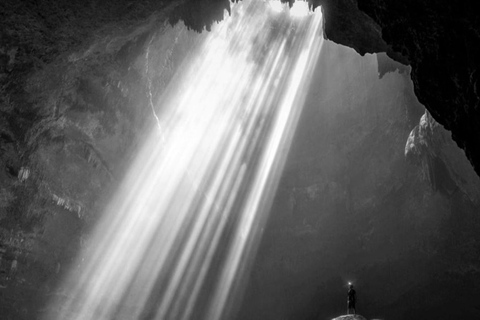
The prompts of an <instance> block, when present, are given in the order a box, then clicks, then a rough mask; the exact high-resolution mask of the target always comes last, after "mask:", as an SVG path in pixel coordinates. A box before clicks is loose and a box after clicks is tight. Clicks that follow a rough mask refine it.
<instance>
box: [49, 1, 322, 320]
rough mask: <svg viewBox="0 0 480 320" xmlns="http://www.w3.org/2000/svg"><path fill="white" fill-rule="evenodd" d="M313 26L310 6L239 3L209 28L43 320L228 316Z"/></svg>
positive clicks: (316, 30) (290, 120)
mask: <svg viewBox="0 0 480 320" xmlns="http://www.w3.org/2000/svg"><path fill="white" fill-rule="evenodd" d="M320 26H321V15H320V14H319V13H317V14H315V15H310V16H308V17H305V18H304V19H289V18H288V14H280V15H278V14H277V15H275V16H273V15H272V13H271V10H268V4H266V3H263V2H260V1H243V2H241V3H240V4H238V5H236V6H235V7H234V8H233V11H232V17H230V18H227V19H226V21H225V22H224V23H221V24H219V25H217V26H216V27H215V28H213V30H212V32H211V33H210V34H209V35H208V36H207V37H206V40H205V43H204V44H203V46H202V48H201V50H200V51H199V54H198V57H197V58H195V59H193V61H192V62H191V65H190V66H189V68H187V71H185V72H183V74H179V75H177V77H176V79H175V81H172V83H171V84H170V85H169V87H168V88H167V94H165V95H164V96H163V97H161V98H160V99H159V101H158V102H157V103H156V105H157V110H158V113H156V114H158V121H159V125H158V127H157V128H155V129H153V133H152V134H151V136H150V137H149V139H148V141H146V142H145V144H144V146H143V148H142V150H141V151H140V153H139V154H138V156H137V158H136V160H135V161H134V163H133V164H132V165H131V168H130V169H129V172H128V174H127V176H126V178H125V180H124V181H123V182H122V185H121V188H120V189H119V191H118V193H117V195H116V196H115V197H114V199H113V200H112V202H111V204H110V206H109V208H108V210H107V212H106V213H105V216H104V218H103V220H102V221H101V222H100V223H99V225H98V226H97V228H96V230H95V232H94V234H93V236H92V240H91V243H92V244H94V246H92V248H90V249H89V250H87V251H86V252H84V253H83V254H82V256H81V257H80V258H79V259H80V260H81V261H84V262H83V263H82V264H81V268H80V270H78V272H72V274H71V275H70V277H69V278H68V279H67V281H66V283H65V284H64V285H63V286H64V288H65V289H64V290H65V297H64V299H59V300H57V301H54V302H53V304H52V310H53V311H52V312H51V314H49V315H48V316H47V317H46V319H49V320H50V319H62V320H65V319H69V320H86V319H95V320H106V319H112V320H113V319H116V320H119V319H125V320H126V319H129V320H132V319H133V320H135V319H175V320H176V319H209V320H217V319H226V318H228V317H227V315H228V313H229V312H230V311H231V307H232V306H233V305H234V304H235V302H236V301H238V299H239V295H240V294H241V292H242V286H241V284H242V282H243V281H242V280H243V279H244V277H245V275H246V272H247V270H248V266H249V263H250V262H251V260H252V258H253V257H254V253H255V249H256V246H257V244H258V240H259V238H260V235H261V230H262V228H263V226H264V225H265V221H266V219H267V213H268V211H269V208H270V205H271V201H272V198H273V195H274V193H275V191H276V187H277V184H278V180H279V178H280V174H281V171H282V168H283V164H284V161H285V157H286V155H287V153H288V149H289V145H290V142H291V139H292V135H293V133H294V130H295V126H296V123H297V120H298V118H299V115H300V112H301V109H302V106H303V102H304V99H305V93H306V91H307V88H308V84H309V83H310V78H311V74H312V72H313V70H314V66H315V62H316V61H317V58H318V55H319V53H320V49H321V45H322V43H323V38H322V37H321V35H320ZM158 128H160V130H162V131H161V132H160V134H159V129H158ZM160 136H161V137H160Z"/></svg>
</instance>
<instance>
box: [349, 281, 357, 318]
mask: <svg viewBox="0 0 480 320" xmlns="http://www.w3.org/2000/svg"><path fill="white" fill-rule="evenodd" d="M348 287H349V290H348V293H347V314H350V310H353V314H356V311H355V303H356V302H357V293H356V292H355V289H353V284H351V283H348Z"/></svg>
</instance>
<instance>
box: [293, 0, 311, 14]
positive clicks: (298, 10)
mask: <svg viewBox="0 0 480 320" xmlns="http://www.w3.org/2000/svg"><path fill="white" fill-rule="evenodd" d="M309 13H310V10H309V9H308V3H307V2H306V1H300V0H296V1H295V3H294V4H293V6H292V7H291V8H290V15H292V16H294V17H304V16H306V15H308V14H309Z"/></svg>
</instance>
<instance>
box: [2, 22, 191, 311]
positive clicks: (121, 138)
mask: <svg viewBox="0 0 480 320" xmlns="http://www.w3.org/2000/svg"><path fill="white" fill-rule="evenodd" d="M198 40H199V36H198V34H196V33H195V32H194V31H188V30H187V28H186V27H185V26H184V25H183V24H182V23H178V24H177V25H176V26H175V27H174V28H172V27H170V26H169V25H166V24H165V23H164V21H162V20H159V21H156V20H155V19H151V20H149V21H147V22H145V23H142V24H139V25H138V26H137V27H136V28H127V29H126V30H123V32H122V33H121V34H117V35H116V36H113V35H110V36H108V37H107V38H106V39H105V38H98V40H97V41H94V42H93V43H87V44H86V45H85V46H83V47H82V48H81V49H79V50H78V51H76V52H73V53H72V54H70V55H68V56H66V57H64V59H59V60H57V61H55V62H52V63H50V64H49V65H47V66H45V67H44V68H42V69H40V70H37V71H36V72H34V73H32V74H31V75H29V76H28V77H27V78H26V79H25V83H24V87H23V88H21V89H23V90H24V91H22V90H20V92H21V95H20V96H21V101H23V102H24V104H23V105H22V106H23V108H18V103H19V100H14V97H15V93H12V92H11V93H10V95H6V96H3V104H2V109H1V113H0V120H1V121H3V124H4V126H2V128H1V130H2V136H1V144H0V146H1V148H2V153H1V155H0V160H1V161H2V165H3V166H4V168H5V170H2V171H1V172H2V177H1V178H2V179H1V180H0V192H1V198H0V203H1V205H0V290H2V295H1V298H0V305H1V308H2V309H1V310H2V317H5V319H9V318H11V319H34V318H36V317H39V316H40V315H41V312H42V311H41V310H40V311H39V309H41V308H43V307H44V305H43V304H44V302H45V300H49V299H51V298H52V297H54V296H58V295H62V294H63V293H62V292H57V291H56V289H55V287H56V282H57V281H59V280H60V279H61V278H62V276H63V274H64V272H66V271H67V270H68V269H69V268H81V267H82V266H81V265H72V263H73V261H74V258H75V256H76V253H77V252H78V250H79V249H81V248H83V247H85V246H86V245H87V241H88V239H87V238H88V237H87V235H88V233H89V230H90V227H91V226H93V225H94V224H95V221H97V220H98V218H99V217H100V214H101V212H102V211H103V208H104V206H105V205H106V204H107V203H108V200H109V199H110V197H111V195H112V194H113V193H114V192H115V190H116V187H117V186H118V183H119V181H120V180H121V179H122V177H123V175H124V173H125V171H126V168H127V166H128V164H129V162H130V161H131V160H132V159H133V157H134V155H135V153H136V150H137V148H139V147H141V144H142V141H143V140H144V135H145V134H146V133H147V132H149V129H150V128H151V126H152V125H155V114H154V110H152V105H151V103H155V102H156V101H157V100H158V99H159V97H160V96H161V94H162V92H163V90H164V89H165V87H166V85H167V84H168V82H169V81H170V79H171V78H172V77H173V74H174V72H175V71H176V70H178V68H179V67H180V66H181V64H182V61H183V60H184V58H185V57H186V54H187V53H189V52H191V51H194V50H193V49H194V47H195V46H196V43H197V41H198ZM7 80H8V77H7ZM7 84H8V83H7ZM17 89H18V88H17ZM10 97H13V98H11V100H9V99H10ZM15 103H17V105H16V106H17V108H15V107H14V106H15ZM155 111H158V110H155ZM12 301H14V302H15V303H12ZM44 311H45V310H44Z"/></svg>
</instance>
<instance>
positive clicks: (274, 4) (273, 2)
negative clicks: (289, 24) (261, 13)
mask: <svg viewBox="0 0 480 320" xmlns="http://www.w3.org/2000/svg"><path fill="white" fill-rule="evenodd" d="M269 3H270V8H272V10H273V11H274V12H282V11H283V10H284V9H285V5H284V4H282V3H281V2H280V0H270V1H269Z"/></svg>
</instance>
